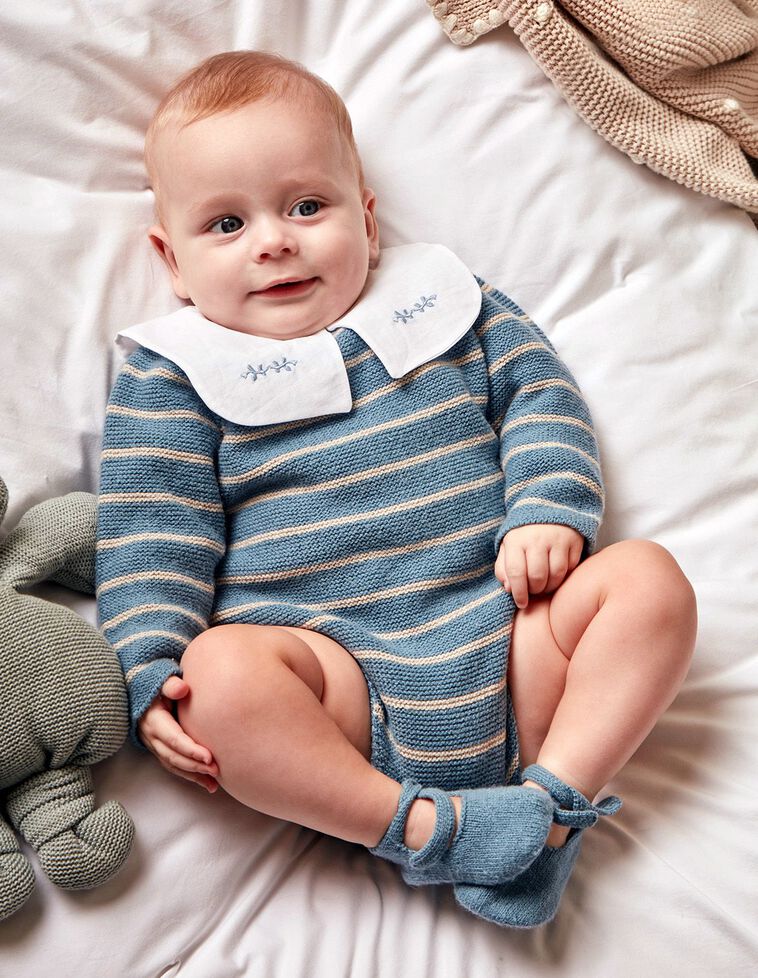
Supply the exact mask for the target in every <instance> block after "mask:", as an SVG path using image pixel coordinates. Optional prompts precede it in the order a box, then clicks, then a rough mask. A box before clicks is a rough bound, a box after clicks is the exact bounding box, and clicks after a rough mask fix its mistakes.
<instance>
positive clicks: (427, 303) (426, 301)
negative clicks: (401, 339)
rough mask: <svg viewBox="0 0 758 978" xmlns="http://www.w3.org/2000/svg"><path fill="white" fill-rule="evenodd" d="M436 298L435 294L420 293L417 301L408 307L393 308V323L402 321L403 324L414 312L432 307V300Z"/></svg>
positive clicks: (411, 317)
mask: <svg viewBox="0 0 758 978" xmlns="http://www.w3.org/2000/svg"><path fill="white" fill-rule="evenodd" d="M436 298H437V296H436V295H429V296H427V295H422V296H421V298H420V299H419V300H418V302H416V303H414V305H412V306H411V308H410V309H403V310H402V311H401V310H399V309H396V310H395V315H394V317H393V319H392V322H393V323H402V324H403V325H404V326H405V324H406V323H408V322H409V321H410V320H411V319H413V317H414V316H415V315H416V313H417V312H418V313H421V312H424V311H425V310H426V309H433V308H434V301H435V299H436Z"/></svg>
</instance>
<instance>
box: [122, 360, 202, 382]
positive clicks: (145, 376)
mask: <svg viewBox="0 0 758 978" xmlns="http://www.w3.org/2000/svg"><path fill="white" fill-rule="evenodd" d="M121 373H122V374H129V376H130V377H134V378H135V379H136V380H151V379H152V378H153V377H165V378H166V379H167V380H174V381H176V383H177V384H182V385H183V386H184V387H189V386H190V383H189V381H188V380H187V378H186V377H182V376H181V374H177V373H174V371H173V370H167V369H166V367H153V368H152V369H151V370H140V369H139V368H138V367H133V366H132V365H131V364H130V363H125V364H124V366H123V367H122V368H121Z"/></svg>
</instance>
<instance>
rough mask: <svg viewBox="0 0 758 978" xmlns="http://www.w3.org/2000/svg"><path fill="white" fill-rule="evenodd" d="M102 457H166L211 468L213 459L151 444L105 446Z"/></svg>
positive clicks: (174, 460)
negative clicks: (117, 446) (126, 446)
mask: <svg viewBox="0 0 758 978" xmlns="http://www.w3.org/2000/svg"><path fill="white" fill-rule="evenodd" d="M102 457H103V458H104V459H117V458H167V459H171V461H173V462H189V463H191V464H192V465H206V466H211V468H213V466H214V464H215V463H214V461H213V459H212V458H208V457H207V456H206V455H197V454H196V453H195V452H177V451H173V450H172V449H169V448H156V447H155V446H153V445H134V446H133V447H132V448H106V449H105V451H104V452H103V455H102Z"/></svg>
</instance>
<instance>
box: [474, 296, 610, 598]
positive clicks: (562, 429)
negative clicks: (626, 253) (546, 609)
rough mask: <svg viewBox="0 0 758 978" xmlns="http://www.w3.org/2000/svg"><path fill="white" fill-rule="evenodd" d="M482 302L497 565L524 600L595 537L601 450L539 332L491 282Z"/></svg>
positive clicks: (545, 587)
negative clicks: (501, 488) (497, 491)
mask: <svg viewBox="0 0 758 978" xmlns="http://www.w3.org/2000/svg"><path fill="white" fill-rule="evenodd" d="M483 312H484V316H483V324H482V325H481V326H478V327H477V333H478V335H479V337H480V340H481V342H482V347H483V350H484V352H485V356H486V359H487V363H488V370H489V376H490V404H489V411H490V418H491V423H492V425H493V428H494V429H495V431H497V432H498V433H499V435H500V457H501V464H502V467H503V471H504V474H505V518H504V520H503V523H502V525H501V527H500V530H499V532H498V534H497V537H496V555H497V557H496V563H495V573H496V575H497V577H498V579H499V580H501V581H502V582H503V584H504V585H505V586H506V587H507V589H508V590H510V591H511V592H512V594H513V597H514V600H515V602H516V604H517V606H518V607H525V606H526V604H527V602H528V596H529V594H530V593H531V594H542V593H545V592H548V591H552V590H555V588H557V587H558V586H559V584H560V583H561V582H562V581H563V580H565V578H566V576H567V575H568V574H570V573H571V571H572V570H573V569H574V568H575V567H576V565H577V564H578V563H579V561H580V559H581V557H582V555H583V553H587V552H589V551H591V550H592V549H593V547H594V544H595V539H596V535H597V529H598V526H599V524H600V518H601V516H602V510H603V486H602V478H601V473H600V464H599V453H598V447H597V441H596V439H595V433H594V430H593V427H592V419H591V417H590V413H589V409H588V407H587V405H586V403H585V401H584V399H583V397H582V395H581V393H580V392H579V389H578V387H577V384H576V381H575V380H574V378H573V377H572V375H571V373H570V372H569V370H568V368H567V367H566V366H565V364H563V362H562V361H561V360H560V359H559V357H558V356H557V354H556V353H555V351H554V349H553V348H552V346H551V344H550V342H549V341H548V339H547V338H546V337H545V335H544V334H543V333H542V332H541V331H540V330H539V329H538V327H537V326H535V325H534V323H532V322H531V321H530V320H529V318H528V317H527V316H526V315H525V314H524V313H523V312H522V311H521V310H520V309H519V308H518V307H517V306H516V305H515V304H514V303H513V302H511V300H510V299H508V298H507V297H506V296H504V295H503V294H502V293H500V292H498V291H497V290H495V289H487V288H486V287H485V290H484V304H483Z"/></svg>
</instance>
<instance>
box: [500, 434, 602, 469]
mask: <svg viewBox="0 0 758 978" xmlns="http://www.w3.org/2000/svg"><path fill="white" fill-rule="evenodd" d="M545 448H562V449H565V451H567V452H576V453H577V455H581V456H582V458H584V459H586V460H587V461H588V462H589V463H590V464H591V465H592V467H593V468H595V469H597V470H598V472H599V471H600V463H599V462H598V461H597V460H596V459H594V458H593V457H592V456H591V455H590V454H589V452H585V451H584V449H582V448H578V447H577V446H576V445H571V444H569V442H566V441H532V442H529V443H528V444H526V445H516V446H515V448H512V449H511V450H510V451H509V452H508V453H507V455H505V457H504V458H503V465H506V464H507V463H508V461H509V460H510V459H512V458H513V456H514V455H521V454H522V453H523V452H532V451H536V452H541V451H543V450H544V449H545Z"/></svg>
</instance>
